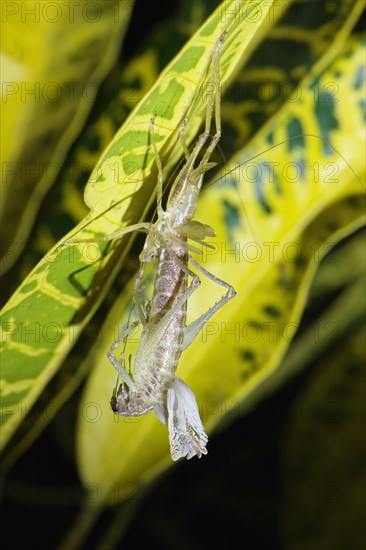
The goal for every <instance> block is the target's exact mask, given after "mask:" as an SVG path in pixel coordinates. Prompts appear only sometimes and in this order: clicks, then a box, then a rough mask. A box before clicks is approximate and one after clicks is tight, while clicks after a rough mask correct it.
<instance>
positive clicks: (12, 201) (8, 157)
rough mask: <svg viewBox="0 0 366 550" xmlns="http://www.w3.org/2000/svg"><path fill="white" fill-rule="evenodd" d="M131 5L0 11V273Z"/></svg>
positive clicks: (112, 1)
mask: <svg viewBox="0 0 366 550" xmlns="http://www.w3.org/2000/svg"><path fill="white" fill-rule="evenodd" d="M132 7H133V1H132V0H131V1H129V2H126V1H125V0H120V1H116V0H108V1H98V2H94V3H93V4H92V5H91V4H90V3H89V2H87V1H85V0H83V1H82V2H78V3H77V4H75V5H73V4H67V3H65V2H54V3H52V5H51V4H47V3H46V4H43V3H42V2H33V1H31V2H24V3H16V2H15V3H13V4H11V3H8V4H7V5H4V12H3V15H4V18H5V21H4V23H6V24H4V25H3V40H2V52H1V53H2V67H3V71H4V83H3V92H4V97H3V102H4V104H5V107H6V108H4V109H3V113H2V114H3V120H2V124H1V144H2V149H1V158H2V162H3V164H4V174H5V177H4V178H3V181H2V204H1V208H2V211H1V220H2V237H1V238H2V254H3V256H2V264H1V273H4V272H5V271H6V270H7V269H9V267H10V266H11V265H12V264H13V263H14V261H15V260H16V259H17V257H18V256H19V254H21V253H22V250H24V247H25V241H26V240H27V238H28V234H29V231H30V229H31V227H32V225H33V222H34V219H35V216H36V214H37V212H38V209H39V207H40V204H41V202H42V200H43V198H44V196H45V194H46V192H47V191H48V189H49V188H50V187H51V185H52V184H53V183H54V181H55V179H56V176H57V174H58V173H59V171H60V168H61V166H62V164H63V162H64V160H65V156H66V154H67V151H68V149H69V148H70V146H71V144H72V142H73V141H74V140H75V138H76V137H77V136H78V134H79V132H80V130H81V128H82V126H83V124H84V122H85V120H86V117H87V115H88V113H89V111H90V109H91V107H92V105H93V101H94V99H95V95H96V91H97V88H98V86H99V85H100V82H101V81H102V80H103V78H105V76H106V74H107V73H108V71H109V70H110V67H111V66H112V65H113V63H114V62H115V58H116V56H117V54H118V51H119V48H120V44H121V41H122V38H123V36H124V31H125V29H126V26H127V24H128V21H129V15H130V12H131V9H132ZM55 44H57V47H55ZM9 136H11V139H10V138H9Z"/></svg>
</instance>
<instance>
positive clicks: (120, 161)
mask: <svg viewBox="0 0 366 550" xmlns="http://www.w3.org/2000/svg"><path fill="white" fill-rule="evenodd" d="M246 4H248V5H247V7H246V10H247V13H248V14H249V13H251V11H252V10H253V9H254V8H255V6H254V5H253V4H251V3H250V2H244V1H243V2H241V3H238V2H224V3H223V5H222V9H219V10H217V11H216V12H214V13H213V15H212V16H211V17H210V18H209V19H208V20H207V22H205V23H204V25H203V26H202V27H201V28H200V30H199V31H198V32H197V33H196V34H195V35H194V36H193V37H192V39H191V40H190V41H189V42H188V43H187V45H186V46H185V47H184V48H183V49H182V51H181V52H180V53H179V54H178V56H177V57H176V58H175V59H174V60H173V61H172V62H171V63H170V64H169V65H168V67H167V68H166V70H165V71H164V72H163V73H162V74H161V76H160V77H159V79H158V81H157V82H156V84H155V85H154V87H153V88H152V89H151V91H150V92H149V94H148V95H147V96H146V97H145V98H144V100H143V101H142V102H141V103H140V104H139V105H138V106H137V107H136V109H135V110H134V111H133V112H132V113H131V115H130V117H129V118H128V119H127V121H126V123H125V124H124V125H123V127H122V128H121V130H120V131H119V132H117V134H116V136H115V138H114V139H113V141H112V143H111V144H110V145H109V146H108V148H107V149H106V151H105V152H104V154H103V155H102V159H101V161H100V163H99V164H98V165H97V167H96V168H95V170H94V172H93V174H92V175H91V178H90V181H89V183H88V185H87V188H86V191H85V201H86V203H87V205H88V206H89V207H90V208H91V213H90V215H89V216H88V217H87V218H86V220H85V221H84V222H82V223H81V224H80V225H79V226H78V228H77V229H76V230H74V231H73V232H72V233H71V235H70V234H69V235H68V237H67V238H68V239H69V238H70V237H71V236H72V237H73V238H74V239H78V240H82V239H85V238H92V237H101V236H103V235H108V234H110V233H113V232H115V231H116V230H117V229H118V228H121V227H123V226H124V225H126V224H131V223H133V222H135V221H137V220H138V219H139V217H140V216H141V214H142V212H143V210H144V208H145V207H146V197H150V195H151V193H152V190H153V187H154V185H155V174H156V172H155V170H156V168H154V165H155V160H154V158H153V154H152V153H151V151H150V152H147V148H148V146H149V133H148V125H149V121H150V118H151V116H155V117H156V139H157V143H158V148H159V150H160V155H161V157H162V160H163V162H164V166H165V167H166V168H167V170H168V171H169V170H171V169H172V168H173V166H174V164H175V163H176V161H177V157H178V155H177V153H176V152H175V153H174V151H173V152H172V150H173V148H174V145H175V140H176V138H177V131H178V129H179V127H180V125H181V124H182V121H183V120H184V118H185V116H186V114H187V113H188V112H189V121H190V122H189V124H188V125H187V140H188V142H190V141H192V139H193V137H194V135H193V133H197V131H198V129H199V125H200V122H201V118H202V116H203V111H204V102H202V101H195V102H193V99H194V98H195V97H196V98H197V95H198V91H199V88H200V86H201V85H202V84H203V83H204V79H205V78H208V76H207V71H208V67H209V64H210V59H211V56H212V52H213V49H214V47H215V45H216V42H217V40H218V38H219V37H220V36H221V35H222V33H223V32H224V31H225V32H226V33H227V38H226V41H225V49H224V52H223V55H222V78H223V79H225V80H228V79H230V78H231V77H232V75H234V73H235V72H236V71H237V70H238V69H239V67H240V65H241V64H242V63H243V61H244V60H245V57H246V56H247V55H248V44H250V48H253V46H254V44H255V43H257V42H258V41H259V40H260V39H261V37H262V36H263V34H264V33H265V32H266V30H267V29H268V27H269V26H271V25H272V24H273V22H274V20H275V18H276V17H275V16H274V17H271V18H268V17H266V16H267V14H268V11H269V9H270V7H271V3H270V2H268V3H267V4H266V7H265V8H263V10H262V11H261V13H260V17H259V18H257V21H256V23H255V24H253V23H252V22H248V20H247V19H245V18H241V19H240V18H239V22H238V13H239V12H240V9H244V7H245V6H246ZM238 10H239V12H238ZM242 37H244V40H242ZM192 102H193V107H194V111H193V110H192V109H190V105H191V103H192ZM175 149H176V151H177V150H178V148H177V147H176V148H175ZM142 182H143V188H142V189H140V187H141V184H142ZM131 198H132V201H131ZM117 244H118V246H115V247H113V246H112V247H110V246H109V245H100V244H97V243H93V244H91V245H86V244H83V245H81V244H78V245H73V246H64V247H62V248H54V249H53V250H51V252H50V253H49V254H48V255H47V256H46V257H45V258H44V260H42V261H41V262H40V263H39V264H38V265H37V266H36V268H35V269H34V270H33V272H32V273H31V274H30V275H29V276H28V277H27V278H26V280H25V281H24V283H23V284H22V285H21V287H20V288H19V289H18V291H17V292H16V293H15V294H14V295H13V296H12V298H11V300H10V301H9V302H8V304H7V305H6V306H5V307H4V310H3V316H2V330H3V338H2V341H3V357H4V363H5V365H6V370H4V371H3V391H4V403H6V405H5V406H6V410H5V413H4V415H3V422H4V425H3V429H2V437H3V442H2V444H4V443H5V442H6V441H7V440H8V438H9V437H10V435H11V434H12V433H13V431H14V429H15V428H16V427H17V425H18V424H19V422H20V421H21V417H22V411H21V410H20V409H21V407H20V404H22V406H24V407H25V408H26V409H28V408H29V407H30V406H31V405H32V403H33V402H34V400H35V399H36V398H37V396H38V395H39V393H40V392H41V390H42V388H43V387H44V385H45V384H46V383H47V382H48V380H49V379H50V378H51V376H53V374H54V373H55V372H56V371H57V369H58V367H59V366H60V364H61V362H62V360H63V359H64V357H65V355H66V354H67V352H68V351H69V349H70V348H71V347H72V345H73V343H74V342H75V338H77V336H78V335H79V333H80V331H81V329H82V327H83V326H84V324H85V323H86V322H87V321H88V320H89V319H90V317H91V315H92V314H93V313H94V311H95V310H96V308H97V307H98V305H99V304H100V303H101V301H102V299H103V298H104V297H105V295H106V292H107V290H108V288H109V287H110V284H111V282H112V280H113V278H114V277H115V275H116V274H117V273H118V271H119V269H120V265H121V259H123V257H124V250H123V247H121V243H117ZM123 244H124V243H123ZM55 319H57V321H55ZM71 333H72V336H71ZM5 398H6V401H5Z"/></svg>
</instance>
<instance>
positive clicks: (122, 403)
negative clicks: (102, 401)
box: [110, 382, 130, 414]
mask: <svg viewBox="0 0 366 550" xmlns="http://www.w3.org/2000/svg"><path fill="white" fill-rule="evenodd" d="M129 400H130V392H129V389H128V386H127V384H125V383H124V382H122V384H120V385H119V388H118V391H117V395H116V394H113V395H112V397H111V401H110V403H111V408H112V411H113V412H114V413H117V414H118V413H119V414H122V413H123V412H124V411H126V409H127V407H128V402H129Z"/></svg>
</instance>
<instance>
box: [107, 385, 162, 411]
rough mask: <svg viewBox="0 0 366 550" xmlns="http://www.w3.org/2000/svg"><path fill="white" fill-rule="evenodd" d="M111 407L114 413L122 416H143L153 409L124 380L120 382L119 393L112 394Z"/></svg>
mask: <svg viewBox="0 0 366 550" xmlns="http://www.w3.org/2000/svg"><path fill="white" fill-rule="evenodd" d="M111 407H112V411H113V412H114V413H116V414H120V415H121V416H142V415H143V414H147V413H148V412H150V411H151V410H152V409H153V406H150V405H147V404H146V401H145V399H144V398H143V397H141V396H139V394H138V393H136V392H131V391H130V389H129V387H128V386H127V384H125V383H124V382H123V383H122V384H120V386H119V388H118V392H117V395H115V394H113V395H112V398H111Z"/></svg>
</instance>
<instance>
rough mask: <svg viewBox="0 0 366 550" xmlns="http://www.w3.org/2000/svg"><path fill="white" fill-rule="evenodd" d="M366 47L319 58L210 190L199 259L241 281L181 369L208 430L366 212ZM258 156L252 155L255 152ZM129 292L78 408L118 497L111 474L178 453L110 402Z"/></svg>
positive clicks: (207, 301) (100, 469)
mask: <svg viewBox="0 0 366 550" xmlns="http://www.w3.org/2000/svg"><path fill="white" fill-rule="evenodd" d="M364 49H365V43H364V40H363V39H362V38H360V37H355V38H351V39H350V40H349V41H348V43H347V45H346V47H345V48H344V50H343V51H342V53H341V55H339V57H338V58H337V59H336V60H335V61H334V62H333V63H332V64H331V65H330V67H329V68H328V69H327V70H325V71H324V72H320V73H319V72H318V71H317V70H314V71H313V73H312V74H310V75H309V77H308V78H307V79H305V80H304V82H303V84H302V92H303V95H302V99H301V101H299V102H298V103H296V102H293V103H291V102H288V103H287V104H286V105H285V106H284V107H283V108H282V110H280V111H279V112H278V113H277V115H276V116H275V117H273V119H272V120H271V121H270V122H269V123H268V124H267V126H266V127H265V128H264V129H263V131H262V132H261V133H259V134H258V135H257V136H256V137H255V139H253V140H252V142H251V143H250V144H249V146H248V147H246V148H245V149H244V150H243V151H242V152H241V153H239V154H238V155H237V156H236V157H234V159H233V160H232V161H230V163H229V164H228V165H227V166H226V167H225V168H224V170H223V174H227V173H228V175H226V176H225V177H223V178H222V179H221V182H220V185H219V186H216V187H212V188H211V189H209V191H207V192H206V193H205V194H204V196H203V198H202V201H201V204H200V208H199V211H198V213H197V219H199V220H200V221H202V222H206V223H210V224H211V225H213V226H214V228H215V230H216V231H217V233H218V236H217V240H216V244H215V243H212V244H213V245H214V246H215V247H216V248H215V249H214V250H213V251H209V252H210V253H209V254H207V255H206V256H203V257H202V258H201V261H203V262H204V264H203V265H204V266H205V267H206V268H207V269H209V270H210V271H211V272H212V273H215V275H217V276H219V277H220V278H222V279H224V280H225V281H227V282H229V283H230V284H232V285H233V286H234V287H235V288H236V290H237V297H236V298H235V300H232V301H231V302H230V303H229V304H227V305H226V306H225V307H224V308H223V309H222V310H220V312H219V313H217V314H216V315H215V318H214V319H213V320H212V321H211V322H209V323H208V324H207V325H206V326H205V327H204V329H203V331H202V334H201V336H200V337H198V338H197V340H196V341H195V342H193V344H192V345H191V346H190V348H189V349H188V350H187V351H186V352H185V353H184V355H183V357H182V361H181V364H180V367H179V369H178V375H180V376H181V377H182V378H183V379H184V380H185V381H186V382H187V383H188V384H189V385H190V386H191V387H192V389H193V391H194V392H195V394H196V395H197V398H198V402H199V405H200V408H201V413H202V417H203V420H204V422H205V424H206V427H207V428H208V430H209V431H211V430H212V429H213V428H214V427H215V426H217V425H218V424H219V423H220V421H221V420H223V418H224V417H225V416H226V414H230V411H234V412H237V413H238V412H240V404H241V403H242V402H243V400H244V399H245V398H247V397H248V396H250V394H251V392H253V391H254V390H255V389H256V388H258V386H259V385H260V384H261V383H262V382H263V381H265V380H266V378H267V377H269V376H270V375H271V374H272V373H273V372H274V371H275V369H276V368H277V367H278V366H279V364H280V362H281V360H282V358H283V356H284V354H285V352H286V350H287V348H288V346H289V344H290V343H291V341H292V339H293V336H294V334H295V332H296V329H297V327H298V325H299V322H300V318H301V315H302V312H303V310H304V307H305V304H306V299H307V295H308V290H309V286H310V284H311V281H312V278H313V276H314V273H315V271H316V269H317V266H318V264H319V262H320V260H321V259H322V258H323V257H324V255H325V254H326V253H327V252H328V251H329V250H330V249H331V248H332V247H333V246H334V245H335V244H336V243H337V242H338V241H339V240H340V239H342V238H344V237H345V236H346V235H348V234H349V233H351V232H353V231H355V230H356V229H357V228H359V227H360V226H361V225H362V224H364V222H365V219H364V207H365V200H364V199H365V193H364V187H363V186H362V181H361V180H362V179H363V178H364V169H365V168H364V163H363V160H362V151H363V149H364V146H365V116H364V115H365V113H364V109H365V105H364V102H363V98H362V86H361V85H360V75H362V67H363V57H364ZM335 81H336V82H337V85H338V93H337V95H336V97H335V96H332V95H329V93H324V94H321V95H320V96H319V101H318V102H317V101H314V94H313V89H314V86H315V85H318V86H319V89H320V90H323V89H325V88H324V86H325V84H326V83H328V82H335ZM298 134H301V136H300V137H298ZM281 143H282V146H277V145H276V144H281ZM268 148H270V150H268V151H267V152H265V153H264V154H263V151H265V150H266V149H268ZM248 158H253V160H252V161H249V163H247V164H245V162H246V161H247V160H248ZM236 186H238V187H239V192H240V197H241V200H239V199H238V196H237V189H236ZM242 204H245V216H244V215H242V214H243V212H242V208H243V207H242ZM210 284H211V283H210ZM129 292H131V290H129V289H126V293H125V294H124V295H123V296H122V297H121V300H120V301H119V302H118V304H116V307H115V308H114V309H113V311H112V312H111V314H110V316H109V318H108V319H107V321H106V324H105V326H104V330H103V337H102V338H101V340H100V342H98V344H97V345H96V347H95V349H94V350H93V352H92V354H91V355H90V356H89V357H88V361H90V362H91V363H92V365H93V368H94V370H93V373H92V375H91V377H90V379H89V383H88V385H87V388H86V392H85V395H84V398H83V400H82V403H81V412H80V416H79V430H78V431H79V443H78V449H79V468H80V472H81V476H82V479H83V480H84V482H88V481H90V480H91V479H93V481H94V482H95V481H96V480H97V482H98V483H99V484H100V486H101V487H102V491H103V496H104V497H105V498H108V499H109V502H115V501H116V498H117V497H116V493H115V492H113V483H115V484H117V486H118V487H119V488H120V489H121V491H120V493H119V498H125V497H127V496H128V490H131V487H132V488H134V489H135V490H136V489H137V488H138V487H139V486H140V485H142V484H143V483H145V482H146V481H148V480H149V479H151V478H152V477H153V476H154V475H156V474H157V472H159V471H161V470H162V469H164V468H165V467H166V466H167V465H168V464H169V463H170V458H169V449H168V438H167V433H166V427H165V426H163V425H161V424H160V423H159V421H158V420H157V419H156V418H155V417H154V415H148V416H146V417H142V418H138V419H129V418H118V421H117V420H116V419H115V418H114V417H113V415H111V414H110V413H109V410H108V409H109V405H108V400H109V397H110V393H111V385H112V378H113V373H112V374H111V368H110V364H109V363H108V360H107V358H106V351H107V349H108V347H109V345H110V342H111V340H112V339H113V333H114V335H115V332H114V331H115V328H116V326H118V324H119V323H123V322H126V319H127V312H128V308H129ZM214 292H215V286H214V285H213V286H212V285H211V286H209V284H208V283H207V288H206V290H205V291H202V292H201V291H200V290H198V291H196V292H195V293H194V294H193V296H192V298H191V299H190V304H189V308H190V314H191V317H192V319H193V318H196V317H197V316H198V315H199V314H201V313H202V312H203V311H205V309H207V307H209V306H210V305H212V303H213V302H214V301H215V296H214ZM219 292H220V291H219ZM219 292H218V297H220V294H219ZM124 308H125V311H124V316H123V317H122V318H121V314H120V311H121V310H123V309H124ZM88 415H90V418H88ZM95 415H96V416H97V417H98V421H95V422H93V420H91V418H96V416H95Z"/></svg>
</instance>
